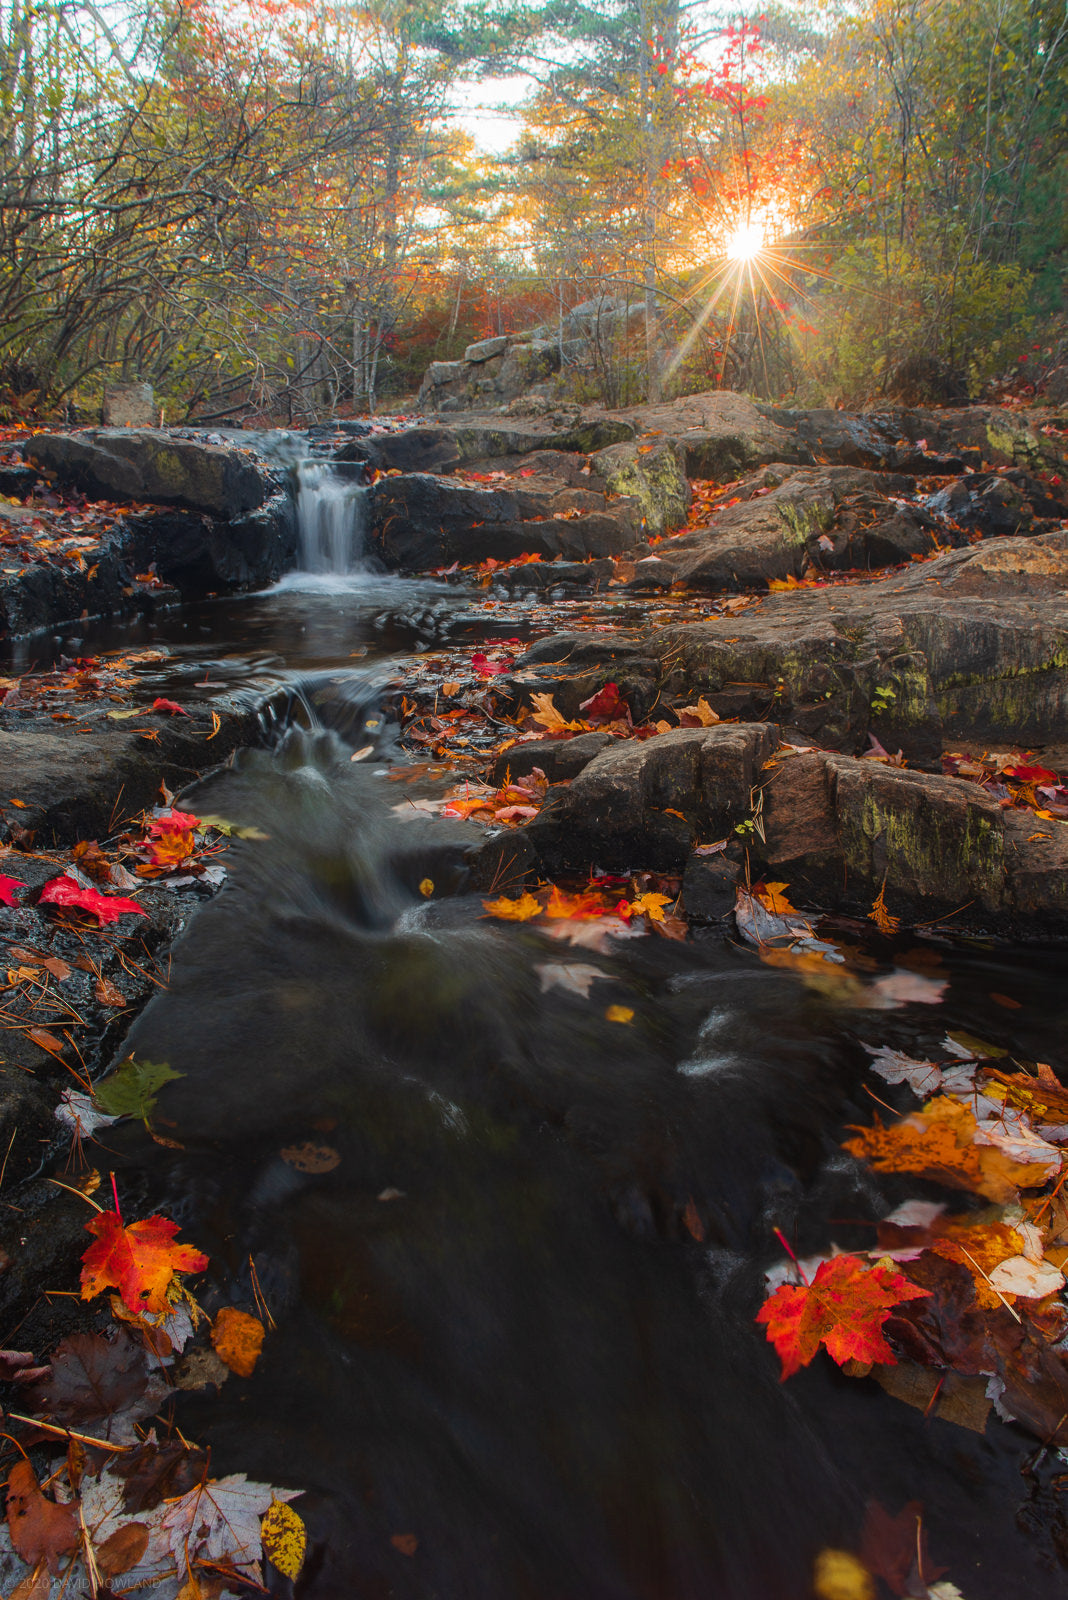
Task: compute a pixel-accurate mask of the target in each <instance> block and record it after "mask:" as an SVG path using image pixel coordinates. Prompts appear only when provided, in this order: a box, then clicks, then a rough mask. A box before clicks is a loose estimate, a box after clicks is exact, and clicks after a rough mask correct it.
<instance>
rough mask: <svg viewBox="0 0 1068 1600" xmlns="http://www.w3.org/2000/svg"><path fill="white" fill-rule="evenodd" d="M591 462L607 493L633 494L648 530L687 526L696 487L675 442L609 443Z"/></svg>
mask: <svg viewBox="0 0 1068 1600" xmlns="http://www.w3.org/2000/svg"><path fill="white" fill-rule="evenodd" d="M590 466H591V468H592V469H593V471H594V472H595V473H596V474H597V477H598V478H599V479H600V480H601V482H602V483H603V484H604V487H605V490H606V492H607V493H608V494H612V495H628V496H631V497H633V499H634V500H635V501H636V502H637V504H638V506H639V507H640V509H641V515H642V526H643V530H644V531H645V532H646V533H647V534H665V533H672V532H674V530H675V529H676V528H682V527H685V525H686V518H687V516H688V514H689V509H690V502H691V500H692V499H693V491H692V490H691V488H690V485H689V482H688V480H687V478H686V475H685V473H684V472H683V470H682V467H681V465H680V461H679V454H678V452H677V451H676V448H675V447H674V446H673V445H670V444H658V445H654V446H653V448H652V449H651V450H650V449H649V448H648V447H647V446H646V447H643V446H641V445H639V444H638V443H637V442H627V443H622V444H613V445H609V446H608V448H607V449H605V450H599V451H598V452H597V454H596V455H595V456H592V457H591V459H590Z"/></svg>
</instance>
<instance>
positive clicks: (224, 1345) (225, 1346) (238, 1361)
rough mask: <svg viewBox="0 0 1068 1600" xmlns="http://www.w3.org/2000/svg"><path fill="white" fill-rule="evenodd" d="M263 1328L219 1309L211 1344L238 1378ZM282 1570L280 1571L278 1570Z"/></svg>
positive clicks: (249, 1365)
mask: <svg viewBox="0 0 1068 1600" xmlns="http://www.w3.org/2000/svg"><path fill="white" fill-rule="evenodd" d="M263 1340H264V1327H263V1323H262V1322H261V1321H260V1319H259V1317H253V1316H251V1315H250V1314H249V1313H248V1312H247V1311H238V1310H237V1309H236V1308H235V1307H234V1306H223V1308H222V1310H221V1311H219V1312H218V1313H217V1314H216V1317H215V1321H214V1323H213V1324H212V1329H211V1342H212V1344H213V1345H214V1346H215V1349H216V1351H217V1352H218V1354H219V1356H220V1358H221V1359H222V1360H223V1361H225V1363H226V1365H227V1366H228V1367H229V1368H230V1371H231V1372H236V1373H237V1375H238V1377H239V1378H251V1376H252V1374H253V1371H254V1370H255V1366H256V1362H257V1361H258V1360H259V1356H260V1351H261V1350H262V1348H263ZM282 1570H284V1569H282Z"/></svg>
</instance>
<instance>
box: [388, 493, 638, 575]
mask: <svg viewBox="0 0 1068 1600" xmlns="http://www.w3.org/2000/svg"><path fill="white" fill-rule="evenodd" d="M523 509H524V508H523V505H522V504H521V502H520V500H519V498H518V497H517V495H516V494H514V493H512V492H510V491H508V490H497V489H480V488H474V487H470V486H468V485H466V484H461V483H457V482H455V481H452V480H450V479H448V478H435V477H431V476H429V475H427V474H421V473H420V474H412V475H411V476H408V477H401V478H383V479H381V480H380V481H379V482H378V483H376V484H375V485H374V487H373V488H372V490H371V499H370V511H369V517H368V535H369V541H368V542H369V545H370V548H371V549H372V550H373V551H374V553H375V554H376V555H377V556H378V557H379V558H380V559H381V560H382V561H383V562H384V563H385V565H386V566H387V567H388V568H390V569H391V570H395V571H402V572H419V571H425V570H426V569H428V568H436V567H447V566H451V565H452V563H453V562H459V563H460V565H461V566H468V565H470V564H472V563H474V562H478V561H484V560H486V559H487V557H489V556H492V557H493V558H494V559H495V560H498V561H510V560H512V559H513V558H514V557H515V556H519V555H523V554H525V553H528V552H537V553H539V554H541V555H545V556H549V557H553V556H557V555H562V556H565V557H569V558H572V559H575V558H578V559H581V558H582V557H583V556H587V555H593V556H605V555H618V554H620V553H622V551H624V550H625V549H627V548H628V546H629V545H630V544H631V542H632V540H633V535H632V533H631V530H630V527H629V525H628V523H627V522H626V521H624V520H623V519H621V518H619V517H614V516H609V515H608V514H607V513H601V514H597V513H591V514H589V515H579V516H577V517H575V518H574V519H570V520H569V519H564V518H556V517H551V518H549V519H548V520H545V521H530V520H524V517H523Z"/></svg>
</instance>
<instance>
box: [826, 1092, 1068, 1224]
mask: <svg viewBox="0 0 1068 1600" xmlns="http://www.w3.org/2000/svg"><path fill="white" fill-rule="evenodd" d="M980 1132H981V1130H980V1127H979V1124H978V1122H977V1121H976V1118H975V1116H974V1115H973V1113H972V1112H971V1111H969V1110H968V1108H967V1107H966V1106H963V1105H961V1104H960V1103H959V1102H958V1101H956V1100H952V1099H950V1098H949V1096H948V1095H938V1096H936V1097H935V1099H933V1100H931V1101H929V1102H928V1104H927V1105H925V1106H924V1107H923V1110H922V1111H918V1112H914V1113H913V1114H912V1115H911V1116H908V1117H905V1118H904V1119H903V1120H902V1121H901V1122H898V1123H896V1124H895V1125H894V1126H892V1127H888V1128H886V1127H883V1126H882V1124H881V1123H880V1122H878V1121H876V1123H875V1124H874V1125H873V1126H872V1127H870V1128H862V1129H860V1130H859V1131H858V1133H857V1135H856V1137H855V1138H853V1139H847V1140H846V1141H845V1148H846V1149H847V1150H848V1151H850V1152H851V1154H853V1155H855V1156H860V1157H861V1158H863V1159H864V1160H865V1161H868V1162H870V1164H871V1165H872V1166H873V1167H874V1168H875V1169H876V1171H877V1172H915V1173H917V1174H920V1175H922V1176H923V1177H925V1178H931V1179H933V1180H934V1181H935V1182H938V1183H945V1184H948V1185H950V1187H952V1188H957V1189H971V1190H974V1191H975V1192H976V1193H977V1194H982V1195H985V1196H986V1197H987V1199H988V1200H997V1201H999V1202H1001V1203H1003V1204H1004V1203H1005V1202H1007V1201H1011V1200H1015V1199H1016V1198H1017V1189H1018V1188H1037V1187H1038V1186H1039V1185H1041V1184H1043V1183H1045V1182H1046V1180H1047V1178H1048V1176H1049V1175H1050V1162H1049V1161H1048V1160H1047V1159H1045V1158H1044V1157H1043V1158H1042V1159H1041V1160H1040V1161H1038V1162H1034V1163H1032V1162H1030V1161H1027V1162H1022V1161H1017V1160H1015V1159H1013V1158H1012V1157H1011V1156H1009V1155H1006V1154H1005V1152H1004V1151H1002V1150H1000V1149H999V1148H998V1147H997V1146H996V1145H995V1144H993V1143H991V1142H989V1141H987V1142H985V1143H980V1142H977V1140H978V1138H979V1135H980ZM1040 1142H1041V1141H1040ZM1046 1148H1047V1149H1050V1148H1052V1147H1050V1146H1046ZM1058 1164H1059V1163H1058Z"/></svg>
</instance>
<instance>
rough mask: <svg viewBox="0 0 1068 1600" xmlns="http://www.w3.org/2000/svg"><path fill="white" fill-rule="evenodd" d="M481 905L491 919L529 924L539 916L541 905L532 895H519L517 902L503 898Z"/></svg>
mask: <svg viewBox="0 0 1068 1600" xmlns="http://www.w3.org/2000/svg"><path fill="white" fill-rule="evenodd" d="M482 905H483V907H484V909H485V910H486V911H488V912H489V914H490V916H491V917H497V918H498V919H499V920H500V921H501V922H529V921H530V920H531V918H532V917H537V916H540V915H541V904H540V902H539V901H538V900H536V899H535V898H534V896H533V895H532V894H529V893H528V894H521V895H520V896H519V898H518V899H517V900H509V899H508V898H507V896H503V897H502V898H501V899H500V900H483V902H482Z"/></svg>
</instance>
